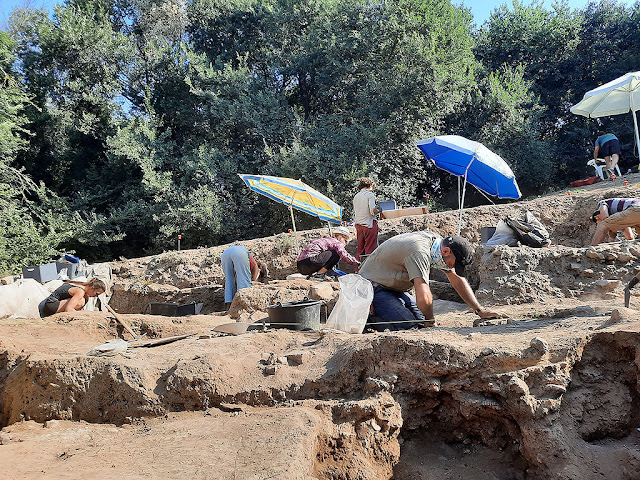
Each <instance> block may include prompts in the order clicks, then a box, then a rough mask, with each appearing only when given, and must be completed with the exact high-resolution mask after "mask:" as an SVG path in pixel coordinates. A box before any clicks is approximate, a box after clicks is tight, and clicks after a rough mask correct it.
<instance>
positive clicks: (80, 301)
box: [62, 287, 84, 312]
mask: <svg viewBox="0 0 640 480" xmlns="http://www.w3.org/2000/svg"><path fill="white" fill-rule="evenodd" d="M69 294H70V295H71V298H70V299H69V300H68V301H67V304H66V305H65V307H64V310H62V311H63V312H75V311H76V307H83V306H84V290H83V289H82V288H80V287H71V288H70V289H69Z"/></svg>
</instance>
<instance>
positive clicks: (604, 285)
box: [595, 280, 622, 292]
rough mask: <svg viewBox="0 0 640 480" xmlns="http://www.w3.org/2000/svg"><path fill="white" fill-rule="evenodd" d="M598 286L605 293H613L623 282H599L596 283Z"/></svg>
mask: <svg viewBox="0 0 640 480" xmlns="http://www.w3.org/2000/svg"><path fill="white" fill-rule="evenodd" d="M595 284H596V286H597V287H598V288H600V289H601V290H603V291H605V292H612V291H614V290H615V289H616V288H618V287H619V286H620V285H622V282H621V281H620V280H598V281H596V282H595Z"/></svg>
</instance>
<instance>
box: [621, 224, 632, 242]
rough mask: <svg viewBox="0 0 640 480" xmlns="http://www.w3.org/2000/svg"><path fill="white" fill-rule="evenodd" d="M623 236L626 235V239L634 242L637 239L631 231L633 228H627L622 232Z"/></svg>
mask: <svg viewBox="0 0 640 480" xmlns="http://www.w3.org/2000/svg"><path fill="white" fill-rule="evenodd" d="M622 234H623V235H624V238H626V239H627V240H633V239H634V238H635V235H634V234H633V230H631V227H627V228H625V229H624V230H623V231H622Z"/></svg>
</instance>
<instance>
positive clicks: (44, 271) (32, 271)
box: [22, 263, 58, 283]
mask: <svg viewBox="0 0 640 480" xmlns="http://www.w3.org/2000/svg"><path fill="white" fill-rule="evenodd" d="M22 276H23V277H24V278H33V279H34V280H36V281H37V282H40V283H47V282H50V281H51V280H55V279H56V278H58V269H57V268H56V264H55V263H45V264H44V265H33V266H29V267H22Z"/></svg>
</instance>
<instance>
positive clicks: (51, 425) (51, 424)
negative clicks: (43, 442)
mask: <svg viewBox="0 0 640 480" xmlns="http://www.w3.org/2000/svg"><path fill="white" fill-rule="evenodd" d="M59 425H60V421H59V420H47V421H46V422H44V425H43V427H44V428H56V427H58V426H59Z"/></svg>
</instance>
